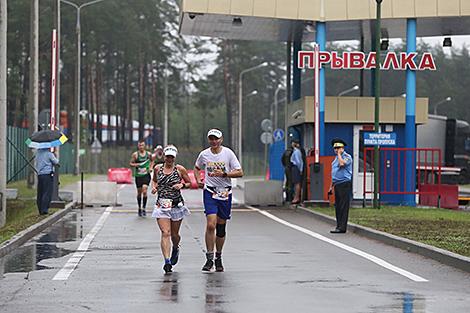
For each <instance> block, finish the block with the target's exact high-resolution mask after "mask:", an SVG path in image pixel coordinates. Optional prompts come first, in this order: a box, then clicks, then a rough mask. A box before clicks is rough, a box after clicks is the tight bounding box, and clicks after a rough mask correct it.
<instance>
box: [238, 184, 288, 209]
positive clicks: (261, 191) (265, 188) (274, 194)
mask: <svg viewBox="0 0 470 313" xmlns="http://www.w3.org/2000/svg"><path fill="white" fill-rule="evenodd" d="M282 184H283V183H282V181H279V180H252V181H246V182H245V188H244V191H245V204H247V205H254V206H268V205H275V206H282V204H283V196H282Z"/></svg>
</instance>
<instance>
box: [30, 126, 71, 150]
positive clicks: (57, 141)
mask: <svg viewBox="0 0 470 313" xmlns="http://www.w3.org/2000/svg"><path fill="white" fill-rule="evenodd" d="M67 140H68V138H67V137H66V136H65V135H64V134H63V133H61V132H60V131H57V130H49V129H45V130H41V131H38V132H35V133H34V134H32V135H31V137H30V138H28V139H27V140H26V141H25V143H26V145H27V146H28V147H30V148H33V149H48V148H54V147H58V146H60V145H63V144H64V143H65V142H66V141H67Z"/></svg>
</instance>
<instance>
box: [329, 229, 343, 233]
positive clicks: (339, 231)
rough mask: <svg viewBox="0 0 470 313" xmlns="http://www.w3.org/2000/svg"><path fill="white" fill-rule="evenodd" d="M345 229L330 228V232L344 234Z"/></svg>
mask: <svg viewBox="0 0 470 313" xmlns="http://www.w3.org/2000/svg"><path fill="white" fill-rule="evenodd" d="M345 232H346V231H345V230H341V229H338V228H336V229H333V230H330V233H332V234H344V233H345Z"/></svg>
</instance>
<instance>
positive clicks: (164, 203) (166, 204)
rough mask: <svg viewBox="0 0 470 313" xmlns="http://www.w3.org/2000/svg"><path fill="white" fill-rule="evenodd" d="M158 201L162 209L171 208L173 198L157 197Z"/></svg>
mask: <svg viewBox="0 0 470 313" xmlns="http://www.w3.org/2000/svg"><path fill="white" fill-rule="evenodd" d="M158 202H159V203H160V208H161V209H162V210H165V211H166V210H171V207H172V206H173V200H171V199H159V200H158Z"/></svg>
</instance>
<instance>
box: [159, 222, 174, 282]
mask: <svg viewBox="0 0 470 313" xmlns="http://www.w3.org/2000/svg"><path fill="white" fill-rule="evenodd" d="M157 224H158V227H159V228H160V231H161V240H160V246H161V249H162V254H163V258H164V259H165V265H164V266H163V270H164V271H165V273H169V272H171V267H172V266H171V263H170V247H171V243H170V238H171V221H170V220H169V219H167V218H158V219H157Z"/></svg>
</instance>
